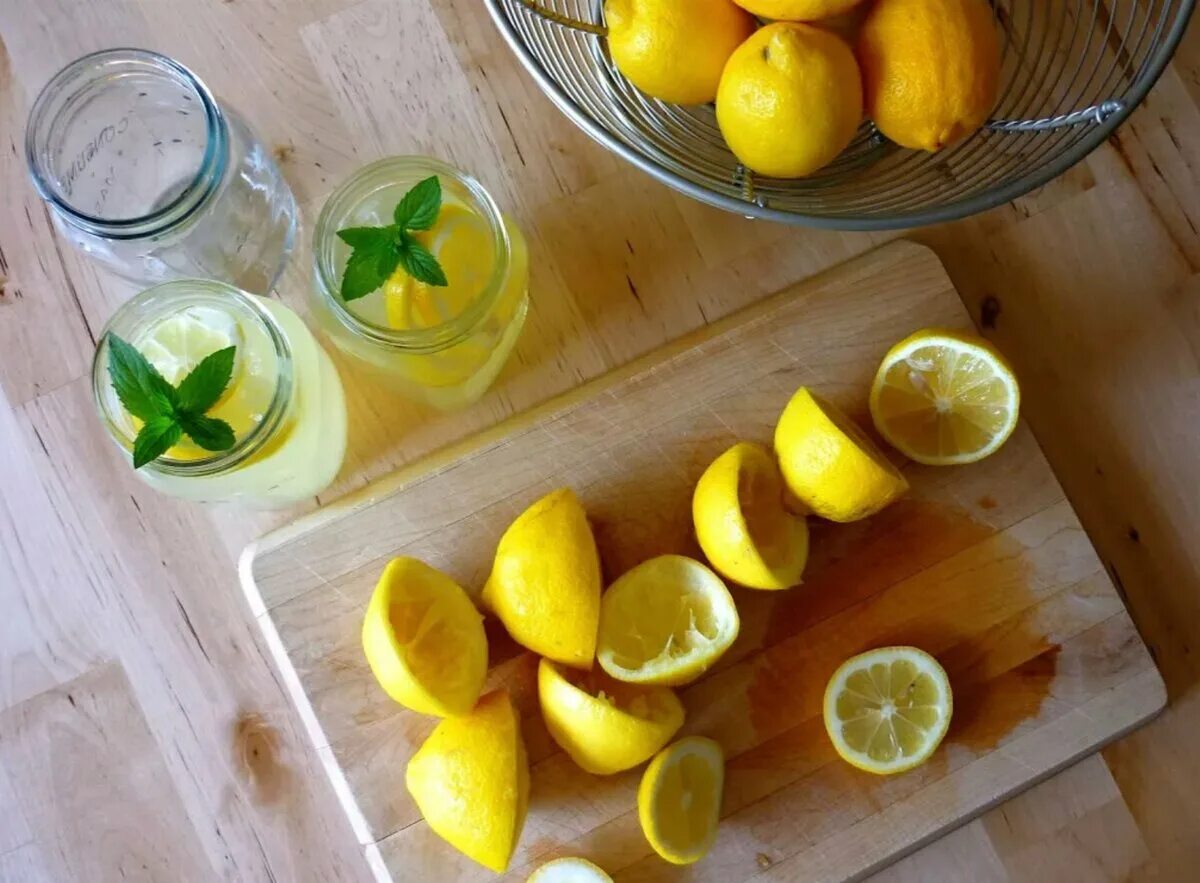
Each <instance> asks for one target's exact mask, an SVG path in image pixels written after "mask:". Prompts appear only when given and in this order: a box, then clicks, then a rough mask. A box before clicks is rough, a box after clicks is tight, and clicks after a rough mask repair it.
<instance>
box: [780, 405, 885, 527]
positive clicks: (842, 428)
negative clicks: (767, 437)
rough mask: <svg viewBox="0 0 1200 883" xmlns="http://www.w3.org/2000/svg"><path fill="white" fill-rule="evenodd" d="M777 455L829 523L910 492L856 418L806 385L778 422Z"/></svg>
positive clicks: (793, 484)
mask: <svg viewBox="0 0 1200 883" xmlns="http://www.w3.org/2000/svg"><path fill="white" fill-rule="evenodd" d="M775 453H776V454H777V455H778V456H779V468H780V471H781V472H782V473H783V479H784V481H785V482H787V486H788V487H789V488H790V489H791V491H792V493H793V494H795V495H796V497H797V498H798V499H799V500H800V501H801V502H802V503H803V504H804V505H805V506H807V507H808V508H809V510H810V511H811V512H812V513H813V514H814V515H819V516H820V517H821V518H825V519H828V520H829V521H836V522H849V521H857V520H859V519H860V518H866V517H868V516H870V515H874V514H875V513H876V512H878V511H879V510H880V509H883V508H884V507H885V506H887V505H889V504H890V503H892V502H893V501H894V500H896V499H897V498H898V497H900V496H901V495H902V494H903V493H904V492H905V491H907V490H908V481H906V480H905V478H904V476H903V475H901V474H900V470H898V469H897V468H896V467H895V466H893V465H892V464H891V463H890V462H889V461H888V459H887V457H885V456H884V455H883V453H882V452H881V451H880V450H879V449H878V448H877V447H876V446H875V444H874V442H872V441H871V439H869V438H868V437H867V436H866V434H865V433H864V432H863V431H862V430H861V429H860V428H859V427H858V425H857V424H855V422H854V421H853V420H851V419H850V418H849V417H847V416H846V415H845V414H843V413H842V411H841V410H840V409H839V408H838V407H837V406H836V405H834V404H833V403H832V402H828V401H826V400H825V399H823V398H821V397H820V396H818V395H814V394H813V393H812V392H810V391H809V390H808V389H805V388H804V387H801V388H800V389H799V390H797V391H796V394H795V395H794V396H792V399H791V401H789V402H788V404H787V407H786V408H784V410H783V415H782V416H781V417H780V418H779V423H778V424H776V426H775Z"/></svg>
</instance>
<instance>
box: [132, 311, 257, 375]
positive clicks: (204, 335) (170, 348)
mask: <svg viewBox="0 0 1200 883" xmlns="http://www.w3.org/2000/svg"><path fill="white" fill-rule="evenodd" d="M241 338H242V334H241V329H239V328H238V324H237V320H236V319H235V318H234V317H233V316H232V315H230V314H229V313H226V312H224V311H222V310H215V309H211V308H209V307H188V308H187V309H184V310H181V311H180V312H178V313H175V314H174V315H172V316H170V317H168V318H166V319H163V320H162V321H161V322H156V323H155V324H154V325H152V326H150V328H148V329H147V330H146V332H145V333H144V334H142V335H140V336H139V337H138V338H137V339H136V340H135V341H133V344H134V346H136V347H137V348H138V349H139V350H140V351H141V353H142V355H144V356H145V357H146V358H147V359H148V360H149V362H150V364H151V365H153V366H154V367H155V368H157V369H158V373H159V374H161V375H162V376H163V377H165V378H166V379H167V381H168V382H169V383H170V384H171V385H172V386H178V385H179V382H180V381H181V380H183V378H184V377H186V376H187V375H188V373H189V372H190V371H191V370H192V369H193V368H195V367H196V366H197V365H198V364H199V363H200V362H201V360H202V359H204V357H205V356H208V355H211V354H213V353H215V352H216V351H217V350H223V349H225V348H226V347H230V346H237V345H239V344H240V343H241ZM235 371H236V368H235Z"/></svg>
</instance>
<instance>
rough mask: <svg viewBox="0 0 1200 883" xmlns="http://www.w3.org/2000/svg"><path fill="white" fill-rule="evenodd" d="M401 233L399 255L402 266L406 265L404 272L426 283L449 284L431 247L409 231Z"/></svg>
mask: <svg viewBox="0 0 1200 883" xmlns="http://www.w3.org/2000/svg"><path fill="white" fill-rule="evenodd" d="M401 235H402V239H401V241H400V248H399V251H398V255H399V259H400V266H402V267H404V272H406V273H407V274H408V275H409V276H412V277H413V278H414V279H417V280H419V281H421V282H424V283H425V284H426V285H437V286H446V285H448V284H449V282H448V281H447V279H446V274H445V273H444V272H443V271H442V265H441V264H439V263H438V260H437V258H435V257H434V256H433V254H432V253H431V252H430V251H429V249H427V248H426V247H425V246H423V245H422V244H421V243H419V242H417V240H416V239H415V238H413V237H412V236H409V235H408V234H407V233H404V234H401Z"/></svg>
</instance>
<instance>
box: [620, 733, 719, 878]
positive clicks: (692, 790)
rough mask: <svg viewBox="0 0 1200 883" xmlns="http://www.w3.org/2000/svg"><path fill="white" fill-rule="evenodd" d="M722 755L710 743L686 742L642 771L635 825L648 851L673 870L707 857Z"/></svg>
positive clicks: (691, 738)
mask: <svg viewBox="0 0 1200 883" xmlns="http://www.w3.org/2000/svg"><path fill="white" fill-rule="evenodd" d="M724 786H725V753H724V752H723V751H722V750H721V746H720V745H718V744H717V743H716V742H714V741H713V740H712V739H706V738H704V737H703V736H688V737H687V738H685V739H680V740H679V741H678V742H676V743H675V744H674V745H671V746H670V747H668V748H667V749H665V750H664V751H663V752H662V753H660V754H659V755H658V756H657V757H655V758H654V760H652V761H651V762H650V766H648V767H646V772H645V775H643V776H642V783H641V785H640V786H639V787H638V821H640V822H641V823H642V833H643V834H645V835H646V840H647V841H649V843H650V845H651V846H652V847H653V848H654V851H655V852H657V853H658V854H659V855H660V856H662V857H663V858H664V859H666V860H667V861H669V862H671V863H672V864H675V865H690V864H692V863H693V862H698V861H700V859H702V858H704V856H705V855H707V854H708V851H709V850H710V849H712V845H713V843H714V842H716V839H717V823H718V822H719V821H720V818H721V792H722V790H723V788H724Z"/></svg>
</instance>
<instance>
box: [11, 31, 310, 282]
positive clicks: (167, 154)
mask: <svg viewBox="0 0 1200 883" xmlns="http://www.w3.org/2000/svg"><path fill="white" fill-rule="evenodd" d="M25 154H26V159H27V161H28V163H29V172H30V175H31V176H32V178H33V183H34V185H35V186H36V187H37V189H38V192H39V193H40V194H41V196H42V198H43V199H45V200H46V202H47V203H48V204H49V206H50V209H51V215H52V217H53V218H54V223H55V226H56V227H57V228H58V231H59V233H60V234H61V235H62V236H64V237H65V238H66V239H68V240H69V241H70V242H71V243H73V244H74V245H75V246H76V247H77V248H79V249H80V250H81V251H83V252H84V253H85V254H87V255H89V256H90V257H92V258H94V259H96V260H97V261H99V262H100V263H102V264H104V265H105V266H107V267H108V268H109V269H110V270H112V271H113V272H115V273H117V274H118V275H120V276H123V277H125V278H126V279H130V280H132V281H134V282H138V283H144V284H152V283H155V282H162V281H166V280H170V279H179V278H186V277H203V278H210V279H217V280H219V281H222V282H228V283H230V284H231V285H235V286H237V287H238V288H241V289H243V290H246V291H255V292H260V293H266V292H267V291H269V290H270V288H271V286H272V285H273V284H274V283H275V280H276V279H277V278H278V277H279V274H280V272H281V271H282V270H283V267H284V264H285V263H286V262H287V258H288V254H289V253H290V251H291V248H292V242H293V240H294V238H295V234H296V217H297V213H296V202H295V199H294V198H293V196H292V191H291V189H290V188H289V187H288V185H287V182H286V181H285V180H284V178H283V176H282V175H281V174H280V172H279V168H278V166H277V165H276V164H275V162H274V161H273V160H272V158H271V155H270V154H269V152H268V151H267V150H266V149H265V148H264V147H263V145H262V144H261V143H260V142H259V141H258V139H257V138H256V137H255V135H254V133H253V132H252V131H251V130H250V128H249V127H248V126H247V125H246V123H245V122H244V121H243V120H242V119H241V118H240V117H239V116H238V115H237V114H235V113H233V112H232V111H230V110H229V109H227V108H223V107H221V106H219V105H218V104H217V102H216V100H215V99H214V98H213V96H212V94H211V93H210V92H209V91H208V88H207V87H206V86H205V85H204V84H203V83H202V82H201V81H200V80H199V79H198V78H197V77H196V76H195V75H194V74H193V73H192V72H191V71H189V70H188V69H187V68H185V67H183V66H182V65H181V64H179V63H178V62H175V61H172V60H171V59H170V58H166V57H165V56H162V55H158V54H157V53H154V52H148V51H146V50H142V49H109V50H105V51H103V52H96V53H93V54H92V55H86V56H84V57H83V58H80V59H78V60H76V61H74V62H72V63H71V64H69V65H67V67H65V68H63V69H62V70H61V71H59V72H58V73H57V74H55V76H54V77H53V78H52V79H51V80H50V82H49V83H48V84H47V85H46V87H45V88H44V89H43V90H42V92H41V94H40V95H39V96H38V98H37V100H36V101H35V102H34V105H33V109H32V111H30V115H29V123H28V126H27V128H26V131H25Z"/></svg>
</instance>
